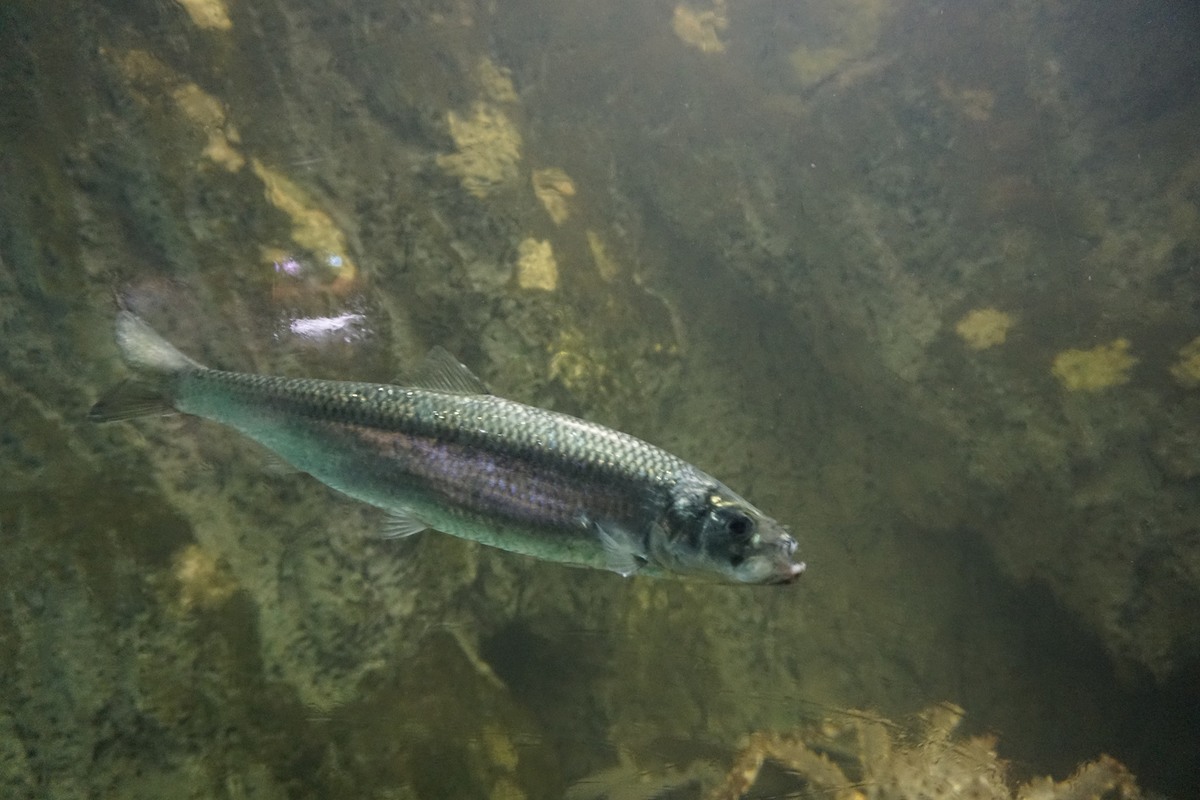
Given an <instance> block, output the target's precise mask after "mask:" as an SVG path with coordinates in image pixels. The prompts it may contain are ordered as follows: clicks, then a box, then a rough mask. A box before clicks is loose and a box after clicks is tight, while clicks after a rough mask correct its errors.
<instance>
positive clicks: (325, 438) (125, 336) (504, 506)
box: [88, 310, 806, 584]
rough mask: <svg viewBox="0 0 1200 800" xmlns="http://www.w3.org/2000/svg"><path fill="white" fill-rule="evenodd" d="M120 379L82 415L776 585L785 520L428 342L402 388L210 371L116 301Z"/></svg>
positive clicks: (716, 574) (416, 506)
mask: <svg viewBox="0 0 1200 800" xmlns="http://www.w3.org/2000/svg"><path fill="white" fill-rule="evenodd" d="M116 342H117V346H118V349H119V350H120V352H121V356H122V359H123V360H124V362H125V364H126V365H127V366H128V367H129V368H130V369H131V370H132V371H133V373H134V374H135V376H136V377H135V378H133V379H130V380H127V381H125V382H123V383H122V384H120V385H118V386H117V387H116V388H115V389H113V390H112V391H110V392H109V393H108V394H106V395H104V396H102V397H101V398H100V399H99V400H98V401H97V402H96V403H95V405H94V406H93V407H92V408H91V410H90V412H89V413H88V418H89V419H90V420H92V421H94V422H110V421H115V420H125V419H130V418H134V417H139V416H146V415H154V414H160V415H161V414H169V413H182V414H190V415H193V416H196V417H202V418H204V419H208V420H212V421H215V422H218V423H221V424H223V425H226V426H228V427H230V428H232V429H234V430H236V431H238V432H240V433H241V434H243V435H245V436H247V437H249V438H250V439H253V440H254V441H256V442H258V443H259V444H261V445H263V446H265V447H266V448H268V449H269V450H271V451H273V452H274V453H275V454H276V455H277V456H278V457H279V458H281V459H282V460H283V461H285V462H287V463H288V464H290V465H291V466H293V467H294V468H295V469H297V470H299V471H301V472H304V473H307V474H309V475H311V476H312V477H313V478H315V479H317V480H318V481H320V482H321V483H324V484H326V485H327V486H329V487H331V488H333V489H335V490H337V491H339V492H341V493H342V494H345V495H347V496H349V497H352V498H354V499H356V500H359V501H361V502H364V503H368V504H370V505H372V506H376V507H378V508H380V509H383V510H384V511H385V512H386V514H387V516H388V520H387V522H386V523H385V533H386V534H387V535H389V536H410V535H413V534H416V533H418V532H420V531H423V530H426V529H433V530H437V531H442V532H444V533H447V534H451V535H453V536H458V537H461V538H463V539H468V540H471V541H475V542H479V543H482V544H484V545H489V546H491V547H497V548H500V549H502V550H507V551H510V552H513V553H520V554H523V555H526V556H531V557H533V558H536V559H541V560H544V561H550V562H557V563H562V564H570V565H575V566H582V567H591V568H596V569H605V570H610V571H612V572H615V573H618V574H620V575H623V576H631V575H644V576H654V577H677V578H685V579H697V580H705V581H710V582H718V583H728V584H786V583H791V582H793V581H795V580H796V579H797V578H798V577H799V576H800V575H801V574H802V573H803V572H804V571H805V567H806V565H805V562H803V561H799V560H797V559H796V557H795V554H796V549H797V543H796V540H795V538H793V536H792V535H791V533H790V532H789V530H788V529H787V528H785V527H784V526H783V525H781V524H780V523H778V522H776V521H775V520H774V519H772V518H771V517H768V516H767V515H766V514H764V513H763V512H762V511H760V510H759V509H757V508H756V507H754V506H753V505H751V504H750V503H749V502H748V501H746V500H745V499H744V498H742V497H741V496H740V495H738V494H736V493H735V492H733V491H732V490H731V489H729V488H728V487H727V486H725V485H724V484H723V483H721V482H720V481H718V480H716V479H715V478H713V477H711V476H710V475H708V474H707V473H705V472H703V471H701V470H700V469H698V468H697V467H695V466H693V465H692V464H690V463H688V462H687V461H684V460H683V459H681V458H679V457H677V456H674V455H672V454H670V453H668V452H667V451H665V450H663V449H661V448H658V447H655V446H654V445H651V444H649V443H647V442H644V441H642V440H641V439H638V438H636V437H634V436H631V435H629V434H627V433H622V432H621V431H618V430H615V429H613V428H609V427H606V426H604V425H600V424H598V423H595V422H589V421H587V420H584V419H580V418H577V417H573V416H569V415H567V414H562V413H558V412H555V411H550V410H547V409H543V408H537V407H534V406H529V405H525V404H523V403H519V402H516V401H514V400H507V399H504V398H502V397H498V396H496V395H494V394H492V393H491V392H490V391H488V389H487V387H486V386H485V385H484V384H483V382H482V381H481V380H480V379H479V378H477V377H476V376H475V375H474V374H473V373H471V371H470V370H469V369H467V367H465V366H464V365H463V364H461V363H460V362H458V361H457V360H456V359H455V358H454V357H453V356H452V355H450V353H448V352H447V351H445V350H444V349H442V348H434V349H433V350H432V351H431V352H430V354H429V355H428V356H427V357H426V359H425V362H424V363H423V364H422V365H421V367H420V368H419V369H418V370H417V371H416V373H415V374H414V375H413V377H412V379H411V380H409V381H405V385H390V384H376V383H358V382H349V381H334V380H320V379H312V378H290V377H279V376H271V375H260V374H254V373H243V372H230V371H225V370H219V369H210V368H208V367H206V366H204V365H202V364H200V363H199V362H197V361H195V360H193V359H192V358H190V357H188V356H187V355H185V354H184V353H182V352H181V351H180V350H178V349H177V348H176V347H175V346H174V345H172V344H170V343H169V342H168V341H166V339H164V338H163V337H162V336H160V335H159V334H158V333H157V332H156V331H155V330H154V329H153V328H151V327H150V325H148V324H147V323H146V322H145V321H143V320H142V319H141V318H140V317H138V316H137V315H136V314H134V313H133V312H131V311H128V310H121V311H120V312H119V313H118V315H117V318H116Z"/></svg>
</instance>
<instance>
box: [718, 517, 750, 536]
mask: <svg viewBox="0 0 1200 800" xmlns="http://www.w3.org/2000/svg"><path fill="white" fill-rule="evenodd" d="M753 528H754V521H753V520H751V519H750V518H749V517H748V516H746V515H745V514H734V515H732V516H730V517H729V518H728V519H727V520H725V530H727V531H729V535H730V536H732V537H733V538H735V539H745V538H746V537H747V536H749V535H750V531H751V530H752V529H753Z"/></svg>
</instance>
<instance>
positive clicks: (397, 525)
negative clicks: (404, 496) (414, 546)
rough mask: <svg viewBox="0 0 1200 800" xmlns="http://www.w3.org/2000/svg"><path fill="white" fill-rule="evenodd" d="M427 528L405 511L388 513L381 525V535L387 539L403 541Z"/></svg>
mask: <svg viewBox="0 0 1200 800" xmlns="http://www.w3.org/2000/svg"><path fill="white" fill-rule="evenodd" d="M428 527H429V526H428V525H426V524H425V523H424V522H422V521H421V520H419V519H417V518H416V517H413V516H412V515H410V514H409V513H408V512H407V511H389V512H388V516H387V520H386V521H385V522H384V523H383V535H384V537H386V538H388V539H403V538H404V537H405V536H412V535H413V534H414V533H420V532H421V531H423V530H425V529H426V528H428Z"/></svg>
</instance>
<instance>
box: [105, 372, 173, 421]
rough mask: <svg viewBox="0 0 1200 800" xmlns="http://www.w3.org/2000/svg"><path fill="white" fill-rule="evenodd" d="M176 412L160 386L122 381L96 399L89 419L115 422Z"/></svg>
mask: <svg viewBox="0 0 1200 800" xmlns="http://www.w3.org/2000/svg"><path fill="white" fill-rule="evenodd" d="M174 413H176V411H175V409H174V408H172V407H171V401H170V399H169V398H168V397H167V396H166V395H165V394H164V393H163V391H162V390H161V389H160V388H158V387H156V386H153V385H151V384H148V383H145V382H143V381H122V382H121V383H119V384H117V385H116V386H114V387H113V388H112V389H111V390H110V391H109V392H108V393H106V394H104V395H102V396H101V397H100V399H99V400H97V401H96V403H95V405H93V406H92V408H91V410H90V411H88V419H89V420H91V421H92V422H113V421H115V420H120V419H133V418H135V417H149V416H154V415H158V416H165V415H167V414H174Z"/></svg>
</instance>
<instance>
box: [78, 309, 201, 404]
mask: <svg viewBox="0 0 1200 800" xmlns="http://www.w3.org/2000/svg"><path fill="white" fill-rule="evenodd" d="M117 347H119V348H120V350H121V358H123V359H124V360H125V363H126V364H128V365H129V367H130V368H131V369H133V370H135V371H137V372H140V373H141V376H140V379H139V380H133V381H126V382H124V383H122V384H120V385H119V386H117V387H116V388H115V389H113V390H112V391H110V392H108V393H107V394H105V395H104V396H103V397H101V398H100V399H99V400H97V401H96V404H95V405H94V406H92V408H91V410H90V411H89V412H88V419H90V420H91V421H92V422H109V421H112V420H118V419H131V418H133V417H141V416H147V415H150V414H173V413H175V409H174V408H173V407H172V404H171V391H170V388H169V387H170V384H171V381H169V380H167V379H168V378H170V377H172V376H173V375H176V374H178V373H180V372H183V371H185V370H190V369H204V367H203V366H202V365H201V364H199V363H197V362H196V361H193V360H192V359H190V358H188V357H187V356H185V355H184V354H183V353H181V352H179V351H178V350H176V349H175V347H174V346H173V345H172V344H171V343H170V342H168V341H167V340H166V339H164V338H162V337H161V336H159V335H158V334H157V333H155V331H154V329H153V328H151V327H150V326H149V325H147V324H146V323H145V322H143V321H142V320H141V318H140V317H138V316H137V315H135V314H133V313H132V312H129V311H122V312H120V313H119V314H117Z"/></svg>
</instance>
